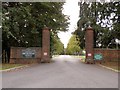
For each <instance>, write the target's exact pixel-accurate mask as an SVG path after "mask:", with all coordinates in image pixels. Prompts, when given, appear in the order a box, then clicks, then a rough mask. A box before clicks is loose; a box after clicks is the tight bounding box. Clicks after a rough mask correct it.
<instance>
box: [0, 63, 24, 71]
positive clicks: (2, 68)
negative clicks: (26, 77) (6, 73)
mask: <svg viewBox="0 0 120 90" xmlns="http://www.w3.org/2000/svg"><path fill="white" fill-rule="evenodd" d="M19 66H23V64H0V70H5V69H10V68H14V67H19Z"/></svg>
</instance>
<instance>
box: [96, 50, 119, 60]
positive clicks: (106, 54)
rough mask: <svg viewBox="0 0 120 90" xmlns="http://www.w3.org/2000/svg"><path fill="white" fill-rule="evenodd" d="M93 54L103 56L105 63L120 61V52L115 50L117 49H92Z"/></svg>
mask: <svg viewBox="0 0 120 90" xmlns="http://www.w3.org/2000/svg"><path fill="white" fill-rule="evenodd" d="M95 53H101V54H102V55H103V60H105V61H117V60H120V50H117V49H99V48H94V54H95Z"/></svg>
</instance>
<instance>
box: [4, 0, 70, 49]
mask: <svg viewBox="0 0 120 90" xmlns="http://www.w3.org/2000/svg"><path fill="white" fill-rule="evenodd" d="M63 4H64V3H63V2H3V3H2V31H3V33H2V36H3V44H4V46H8V45H9V46H27V47H29V46H41V45H42V44H41V40H42V39H41V38H42V28H44V27H49V28H51V29H52V32H53V33H54V34H53V35H56V34H57V33H58V31H67V27H68V22H67V21H68V17H67V16H66V15H64V14H63V13H62V9H63V8H62V6H63Z"/></svg>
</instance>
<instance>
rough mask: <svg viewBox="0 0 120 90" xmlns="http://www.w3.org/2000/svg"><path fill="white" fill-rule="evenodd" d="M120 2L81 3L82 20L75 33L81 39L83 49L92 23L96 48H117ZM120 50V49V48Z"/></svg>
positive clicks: (119, 33)
mask: <svg viewBox="0 0 120 90" xmlns="http://www.w3.org/2000/svg"><path fill="white" fill-rule="evenodd" d="M119 5H120V1H119V2H109V3H102V2H93V3H85V2H84V3H83V2H80V19H79V21H78V23H77V25H78V28H77V30H76V31H75V32H74V33H75V34H77V35H78V36H79V38H80V42H81V44H80V46H81V48H84V47H85V37H84V35H85V29H86V27H87V22H88V21H91V23H92V27H93V29H94V34H95V36H94V39H95V42H94V47H101V48H116V43H115V40H116V39H119V40H120V37H119V35H120V31H119V29H120V25H119V23H120V22H119V18H120V16H119V14H120V11H119V10H120V7H119ZM119 48H120V47H119Z"/></svg>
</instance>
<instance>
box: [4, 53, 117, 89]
mask: <svg viewBox="0 0 120 90" xmlns="http://www.w3.org/2000/svg"><path fill="white" fill-rule="evenodd" d="M2 86H3V88H118V73H116V72H113V71H111V70H107V69H105V68H102V67H100V66H97V65H93V64H84V63H82V62H80V59H79V58H75V57H71V56H68V55H61V56H58V57H55V58H53V62H52V63H42V64H37V65H34V66H31V67H27V68H24V69H20V70H16V71H11V72H3V73H2Z"/></svg>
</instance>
